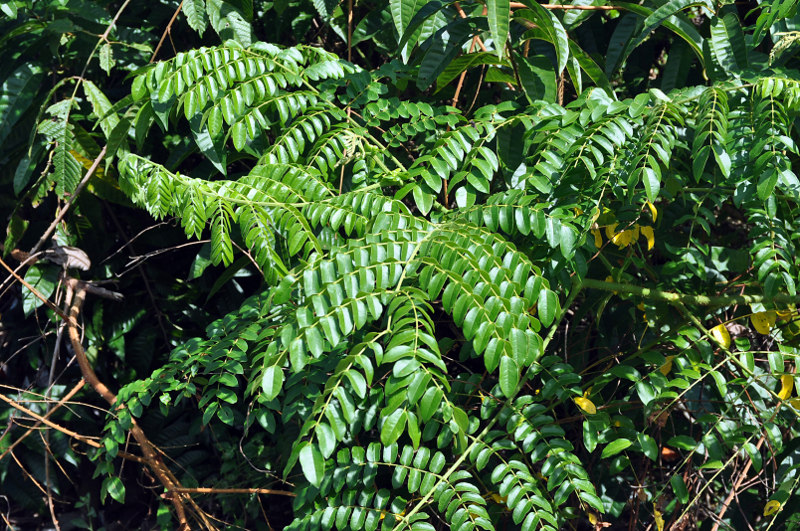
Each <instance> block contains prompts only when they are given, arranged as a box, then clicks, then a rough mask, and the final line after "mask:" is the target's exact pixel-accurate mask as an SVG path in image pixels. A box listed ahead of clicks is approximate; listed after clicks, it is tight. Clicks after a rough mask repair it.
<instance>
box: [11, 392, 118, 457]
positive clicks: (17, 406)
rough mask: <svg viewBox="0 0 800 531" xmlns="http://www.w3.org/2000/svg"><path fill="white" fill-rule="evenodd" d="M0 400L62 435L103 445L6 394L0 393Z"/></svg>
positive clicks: (94, 444)
mask: <svg viewBox="0 0 800 531" xmlns="http://www.w3.org/2000/svg"><path fill="white" fill-rule="evenodd" d="M0 400H2V401H3V402H5V403H7V404H8V405H9V406H11V407H13V408H14V409H17V410H19V411H21V412H22V413H25V414H26V415H27V416H29V417H31V418H34V419H36V420H38V421H39V422H41V423H42V424H45V425H47V426H50V427H51V428H53V429H56V430H58V431H60V432H61V433H63V434H64V435H68V436H70V437H72V438H73V439H76V440H78V441H80V442H82V443H84V444H87V445H89V446H91V447H92V448H100V447H102V446H103V445H102V444H100V443H99V442H97V441H94V440H92V439H89V438H87V437H86V436H84V435H81V434H80V433H77V432H74V431H72V430H70V429H69V428H65V427H63V426H60V425H58V424H56V423H55V422H53V421H52V420H49V419H47V418H45V417H43V416H41V415H39V414H37V413H34V412H33V411H31V410H30V409H28V408H26V407H25V406H21V405H20V404H17V403H16V402H15V401H13V400H11V399H10V398H8V397H7V396H6V395H0ZM31 429H33V428H31ZM9 450H10V448H9ZM3 456H5V453H3V455H0V458H2V457H3Z"/></svg>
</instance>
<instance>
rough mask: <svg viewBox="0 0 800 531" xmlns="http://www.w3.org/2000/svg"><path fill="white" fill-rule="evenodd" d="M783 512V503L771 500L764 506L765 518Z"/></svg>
mask: <svg viewBox="0 0 800 531" xmlns="http://www.w3.org/2000/svg"><path fill="white" fill-rule="evenodd" d="M780 510H781V502H779V501H778V500H770V501H768V502H767V504H766V505H765V506H764V516H772V515H773V514H775V513H777V512H778V511H780Z"/></svg>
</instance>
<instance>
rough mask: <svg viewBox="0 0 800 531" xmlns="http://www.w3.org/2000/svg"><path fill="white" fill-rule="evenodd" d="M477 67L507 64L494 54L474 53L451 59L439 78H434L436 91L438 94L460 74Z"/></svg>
mask: <svg viewBox="0 0 800 531" xmlns="http://www.w3.org/2000/svg"><path fill="white" fill-rule="evenodd" d="M477 65H500V66H507V65H508V63H507V62H506V61H503V60H502V59H498V58H497V56H496V55H495V54H493V53H490V52H476V53H468V54H464V55H461V56H459V57H456V58H455V59H453V60H452V61H451V62H450V64H448V65H447V67H446V68H445V69H444V70H443V71H442V73H441V74H439V77H438V78H436V91H437V92H438V91H440V90H442V89H443V88H444V87H446V86H447V85H449V84H450V82H451V81H453V80H454V79H455V78H457V77H458V76H459V75H460V74H461V72H463V71H465V70H469V69H470V68H472V67H473V66H477Z"/></svg>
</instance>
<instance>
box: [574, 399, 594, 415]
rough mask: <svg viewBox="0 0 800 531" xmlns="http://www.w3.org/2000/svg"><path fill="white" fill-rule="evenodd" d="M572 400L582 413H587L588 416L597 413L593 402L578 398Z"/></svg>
mask: <svg viewBox="0 0 800 531" xmlns="http://www.w3.org/2000/svg"><path fill="white" fill-rule="evenodd" d="M573 400H574V401H575V405H577V406H578V407H579V408H581V409H582V410H583V411H584V413H587V414H589V415H594V414H595V413H597V407H595V405H594V402H592V401H591V400H589V399H588V398H586V397H583V396H579V397H577V398H573Z"/></svg>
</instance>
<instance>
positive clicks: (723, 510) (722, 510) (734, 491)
mask: <svg viewBox="0 0 800 531" xmlns="http://www.w3.org/2000/svg"><path fill="white" fill-rule="evenodd" d="M765 440H766V436H765V435H762V436H761V438H760V439H759V440H758V443H756V451H757V452H759V451H761V446H762V445H763V444H764V441H765ZM752 464H753V460H752V459H748V460H747V463H746V464H745V465H744V469H743V470H742V472H741V474H739V477H738V478H737V479H736V483H734V484H733V487H731V491H730V492H729V493H728V496H727V497H726V498H725V501H723V502H722V507H721V508H720V510H719V513H718V514H717V517H716V521H715V522H714V525H713V526H712V527H711V531H717V529H719V523H720V522H721V521H722V517H723V516H725V513H726V512H727V510H728V507H730V505H731V501H733V497H734V496H736V494H737V491H738V490H739V488H740V487H741V486H742V482H743V481H744V480H745V478H746V477H747V473H748V472H749V471H750V466H751V465H752Z"/></svg>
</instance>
